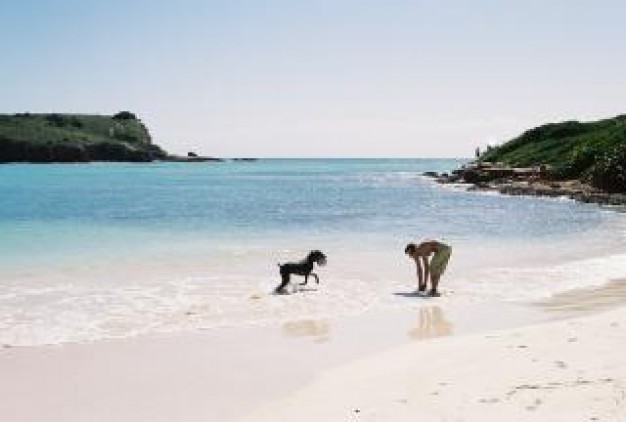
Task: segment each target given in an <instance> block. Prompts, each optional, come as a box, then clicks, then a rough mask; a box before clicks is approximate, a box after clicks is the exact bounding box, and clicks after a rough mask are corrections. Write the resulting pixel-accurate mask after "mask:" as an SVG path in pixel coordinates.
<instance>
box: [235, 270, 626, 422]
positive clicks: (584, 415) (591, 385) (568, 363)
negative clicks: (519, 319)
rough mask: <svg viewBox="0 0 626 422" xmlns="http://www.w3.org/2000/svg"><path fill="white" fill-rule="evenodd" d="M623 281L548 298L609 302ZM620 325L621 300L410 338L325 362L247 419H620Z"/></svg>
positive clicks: (623, 388)
mask: <svg viewBox="0 0 626 422" xmlns="http://www.w3.org/2000/svg"><path fill="white" fill-rule="evenodd" d="M623 287H624V283H623V282H616V283H613V284H611V285H609V286H607V287H606V288H601V289H598V290H597V291H596V292H595V293H596V294H594V293H593V292H591V291H582V292H572V293H568V294H566V295H563V296H562V297H557V298H555V300H554V301H553V302H552V306H553V308H554V309H558V308H561V309H563V308H568V310H569V311H571V308H572V304H573V303H577V304H578V305H577V306H578V307H579V308H580V309H583V310H585V311H586V312H590V311H592V310H594V309H600V308H605V306H606V302H607V301H609V299H608V297H609V296H610V297H612V298H613V300H612V301H613V305H615V298H616V297H617V298H621V299H622V300H623V297H624V296H623V293H624V288H623ZM609 293H610V294H609ZM614 293H617V294H618V296H612V294H614ZM602 298H604V300H602ZM575 299H576V300H575ZM599 304H600V305H599ZM625 326H626V308H624V307H620V308H618V309H612V310H608V311H606V310H605V311H603V312H601V313H592V314H589V313H588V314H587V315H586V316H581V317H577V318H572V319H566V320H562V321H558V322H550V323H543V324H537V325H531V326H527V327H523V328H517V329H507V330H495V331H491V332H488V333H480V334H476V335H468V336H453V337H446V338H438V339H431V340H429V341H426V342H420V343H413V344H409V345H405V346H402V347H399V348H396V349H394V350H390V351H387V352H384V353H380V354H378V355H375V356H372V357H369V358H366V359H362V360H359V361H356V362H352V363H350V364H348V365H344V366H342V367H339V368H336V369H333V370H330V371H327V372H325V373H323V374H321V375H320V376H319V377H317V378H316V379H315V381H314V382H312V383H311V384H309V385H308V386H307V387H305V388H303V389H301V390H299V391H297V392H295V393H293V394H292V395H290V396H289V397H287V398H285V399H282V400H280V401H277V402H275V403H271V404H269V405H266V406H264V407H261V408H260V409H258V410H257V411H255V412H253V413H252V414H251V415H249V416H248V417H247V418H246V419H245V420H247V421H276V420H300V421H348V420H353V421H415V420H420V421H484V420H506V421H568V422H569V421H623V420H626V359H624V355H623V351H624V347H625V346H626V332H625V331H624V327H625Z"/></svg>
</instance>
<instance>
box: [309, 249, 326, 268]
mask: <svg viewBox="0 0 626 422" xmlns="http://www.w3.org/2000/svg"><path fill="white" fill-rule="evenodd" d="M308 259H309V261H311V262H315V263H316V264H317V265H319V266H324V265H326V255H324V254H323V253H322V252H321V251H318V250H315V251H311V252H309V256H308Z"/></svg>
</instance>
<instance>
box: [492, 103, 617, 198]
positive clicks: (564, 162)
mask: <svg viewBox="0 0 626 422" xmlns="http://www.w3.org/2000/svg"><path fill="white" fill-rule="evenodd" d="M480 160H481V161H492V162H503V163H505V164H508V165H511V166H533V165H539V164H546V165H548V166H550V168H551V169H552V170H551V175H552V177H553V178H555V179H557V180H565V179H579V180H582V181H584V182H587V183H590V184H592V185H594V186H596V187H598V188H600V189H603V190H606V191H609V192H625V191H626V115H620V116H617V117H614V118H611V119H604V120H599V121H595V122H577V121H568V122H562V123H550V124H546V125H543V126H539V127H536V128H534V129H530V130H528V131H526V132H524V133H523V134H522V135H520V136H519V137H517V138H515V139H512V140H510V141H508V142H506V143H504V144H502V145H500V146H497V147H495V148H490V149H488V151H486V152H485V153H484V154H482V155H481V156H480Z"/></svg>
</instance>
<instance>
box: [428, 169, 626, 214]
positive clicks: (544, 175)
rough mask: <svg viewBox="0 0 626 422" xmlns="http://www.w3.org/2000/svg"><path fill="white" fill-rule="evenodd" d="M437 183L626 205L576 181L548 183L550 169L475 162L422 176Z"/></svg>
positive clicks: (624, 196)
mask: <svg viewBox="0 0 626 422" xmlns="http://www.w3.org/2000/svg"><path fill="white" fill-rule="evenodd" d="M423 175H424V176H427V177H432V178H435V180H437V182H439V183H460V184H468V185H469V187H468V189H469V190H482V191H496V192H499V193H501V194H504V195H529V196H549V197H567V198H571V199H574V200H576V201H580V202H586V203H597V204H603V205H626V194H622V193H609V192H604V191H602V190H600V189H598V188H595V187H593V186H591V185H589V184H586V183H583V182H581V181H579V180H564V181H563V180H562V181H556V180H551V179H550V168H549V167H547V166H534V167H528V168H515V167H507V166H504V165H502V164H499V163H488V162H475V163H470V164H468V165H465V166H463V167H461V168H460V169H457V170H454V171H452V172H451V173H450V174H447V173H442V174H438V173H434V172H426V173H423Z"/></svg>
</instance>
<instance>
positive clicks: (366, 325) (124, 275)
mask: <svg viewBox="0 0 626 422" xmlns="http://www.w3.org/2000/svg"><path fill="white" fill-rule="evenodd" d="M457 165H458V161H457V160H430V159H389V160H387V159H380V160H378V159H376V160H370V159H345V160H335V159H329V160H325V159H319V160H316V159H310V160H308V159H307V160H304V159H303V160H300V159H294V160H265V161H260V162H256V163H234V162H232V163H225V164H223V165H222V164H220V166H219V167H215V166H207V167H199V166H188V165H185V164H182V163H155V164H150V165H132V164H117V163H116V164H95V165H87V164H77V165H73V166H62V165H50V166H46V167H39V166H34V165H12V166H7V167H2V168H1V169H0V172H1V173H2V176H3V177H1V178H0V191H2V192H3V196H2V198H3V200H4V204H3V205H4V206H3V207H0V229H1V230H2V233H3V236H2V237H1V238H0V285H1V287H2V290H1V291H0V345H1V347H0V373H1V374H2V377H0V398H1V399H0V415H1V418H2V420H7V421H11V422H22V421H24V422H26V421H28V422H39V421H48V420H62V421H70V422H71V421H85V420H89V421H111V420H115V421H122V422H125V421H128V422H142V421H146V422H147V421H150V422H158V421H172V420H177V421H256V420H259V421H263V420H288V419H298V420H324V421H326V420H330V421H335V420H336V421H344V420H380V421H386V420H414V419H419V420H478V418H481V419H492V420H497V419H499V418H498V416H500V415H503V418H504V419H512V420H541V421H543V420H561V419H562V420H591V418H600V419H598V420H619V419H617V418H618V417H619V416H618V415H619V412H620V411H621V410H620V409H621V398H620V397H621V396H620V394H622V393H621V391H622V390H620V388H621V387H620V385H621V384H620V383H622V381H623V376H622V375H623V372H622V363H621V362H622V358H621V356H620V350H622V349H623V346H624V344H623V342H624V339H623V337H620V333H621V332H622V330H621V329H620V327H621V326H622V324H626V320H624V311H623V305H624V303H623V298H624V297H625V296H626V289H625V288H624V285H625V284H624V282H623V281H620V280H624V279H625V278H626V266H625V265H624V262H626V261H625V259H626V254H625V251H626V238H625V237H624V233H625V232H624V228H625V227H626V219H625V218H624V217H626V216H625V215H624V214H623V213H620V212H616V211H615V210H613V209H604V208H601V207H597V206H595V205H585V204H579V203H575V202H573V201H570V200H566V199H562V198H554V199H553V198H551V199H545V198H522V197H508V196H502V195H494V194H482V193H475V192H468V191H466V190H465V189H462V188H457V187H453V186H446V187H442V186H441V185H438V184H436V183H433V182H432V181H431V180H428V179H425V178H423V177H420V176H419V173H422V172H424V171H427V170H429V169H436V170H438V171H441V170H445V169H449V168H453V167H455V166H457ZM128 180H132V181H133V183H128ZM85 186H88V188H86V187H85ZM77 192H78V193H79V194H78V195H77V194H76V193H77ZM303 192H304V193H303ZM67 198H72V200H71V201H69V200H67ZM372 198H376V199H377V200H375V201H373V200H372ZM428 237H436V238H439V239H442V240H443V241H444V242H447V243H448V244H450V245H452V257H451V260H450V263H449V265H448V268H447V270H446V272H445V274H444V276H443V277H442V281H441V285H440V288H441V292H442V296H441V297H437V298H430V297H422V296H420V295H416V294H415V293H414V290H415V288H416V282H417V280H416V275H415V263H414V262H413V261H412V260H410V259H408V258H407V256H406V255H405V254H404V253H403V251H404V248H405V246H406V243H408V242H415V241H419V240H420V239H424V238H428ZM313 249H320V250H322V251H323V252H324V253H325V254H326V255H327V257H328V264H327V265H326V266H323V267H319V266H317V267H315V269H314V271H315V272H316V273H317V274H318V275H319V279H320V283H319V284H317V283H315V282H313V281H310V282H309V284H308V285H307V286H299V285H298V284H297V283H299V282H300V281H301V279H299V278H294V280H293V281H294V282H293V283H291V284H290V286H289V288H288V292H289V293H290V294H286V295H274V294H272V291H273V290H274V288H275V287H276V286H277V284H278V283H279V280H280V275H279V272H278V267H277V263H285V262H297V261H299V260H301V259H302V258H303V257H304V256H306V254H307V253H308V252H309V251H310V250H313ZM535 393H537V394H535ZM596 399H597V400H596ZM590 400H591V401H592V403H590V402H589V401H590ZM505 416H506V417H505ZM559 418H561V419H559ZM568 418H569V419H568Z"/></svg>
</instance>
